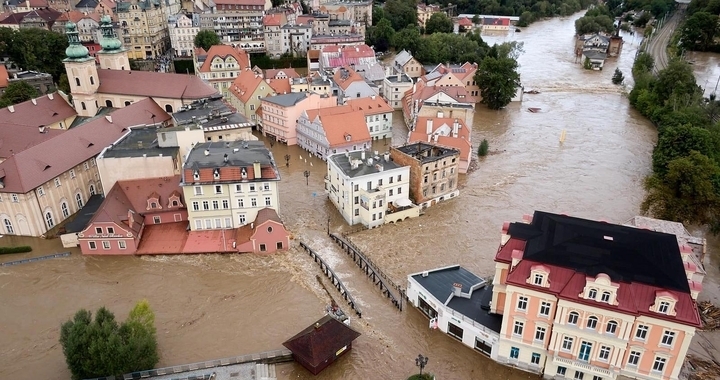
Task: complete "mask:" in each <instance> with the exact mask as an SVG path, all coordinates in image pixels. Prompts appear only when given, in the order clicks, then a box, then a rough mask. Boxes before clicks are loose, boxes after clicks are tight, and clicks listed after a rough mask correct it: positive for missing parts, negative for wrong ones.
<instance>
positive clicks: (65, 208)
mask: <svg viewBox="0 0 720 380" xmlns="http://www.w3.org/2000/svg"><path fill="white" fill-rule="evenodd" d="M60 211H62V216H63V219H65V218H67V217H68V216H70V210H68V205H67V202H65V201H63V203H60Z"/></svg>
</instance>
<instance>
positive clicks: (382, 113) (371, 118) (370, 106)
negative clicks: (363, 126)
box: [345, 95, 393, 140]
mask: <svg viewBox="0 0 720 380" xmlns="http://www.w3.org/2000/svg"><path fill="white" fill-rule="evenodd" d="M345 104H346V105H349V106H350V108H352V110H353V111H360V112H362V113H363V114H364V115H365V122H366V123H367V127H368V132H369V133H370V137H371V138H372V139H373V140H378V139H385V138H392V117H393V109H392V107H390V105H388V104H387V102H386V101H385V100H384V99H382V98H381V97H379V96H377V95H370V96H369V97H366V98H354V99H348V100H347V101H346V102H345Z"/></svg>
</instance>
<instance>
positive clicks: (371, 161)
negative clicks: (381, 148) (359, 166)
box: [367, 157, 373, 166]
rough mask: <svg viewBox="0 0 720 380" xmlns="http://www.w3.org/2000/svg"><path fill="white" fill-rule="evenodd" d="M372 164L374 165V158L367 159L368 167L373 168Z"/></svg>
mask: <svg viewBox="0 0 720 380" xmlns="http://www.w3.org/2000/svg"><path fill="white" fill-rule="evenodd" d="M372 164H373V159H372V157H370V158H368V159H367V166H372Z"/></svg>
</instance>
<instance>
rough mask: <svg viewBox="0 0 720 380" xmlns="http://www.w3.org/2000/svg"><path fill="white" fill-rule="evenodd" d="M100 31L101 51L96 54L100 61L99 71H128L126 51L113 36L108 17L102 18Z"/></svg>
mask: <svg viewBox="0 0 720 380" xmlns="http://www.w3.org/2000/svg"><path fill="white" fill-rule="evenodd" d="M100 30H101V31H102V38H101V39H100V46H101V47H102V50H100V51H99V52H98V53H97V56H98V59H99V60H100V69H101V70H106V69H110V70H127V71H130V61H129V60H128V54H127V51H126V50H125V49H123V47H122V42H120V40H119V39H118V38H117V35H115V31H114V30H113V27H112V21H111V20H110V16H108V15H104V16H102V18H101V19H100Z"/></svg>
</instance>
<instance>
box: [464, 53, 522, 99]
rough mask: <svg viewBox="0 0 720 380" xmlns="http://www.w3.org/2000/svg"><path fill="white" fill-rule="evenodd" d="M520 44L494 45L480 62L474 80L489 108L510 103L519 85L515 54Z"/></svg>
mask: <svg viewBox="0 0 720 380" xmlns="http://www.w3.org/2000/svg"><path fill="white" fill-rule="evenodd" d="M521 51H522V45H517V44H515V43H507V42H506V43H504V44H502V45H500V46H498V45H495V46H493V47H492V48H491V49H490V52H488V55H487V56H486V57H485V58H484V59H483V60H482V62H481V63H480V65H479V67H478V70H477V72H476V73H475V82H477V84H478V86H479V87H480V94H481V95H482V103H483V104H485V105H487V106H488V107H489V108H490V109H496V110H497V109H501V108H503V107H505V106H507V105H508V104H509V103H510V100H512V98H513V97H514V96H515V94H516V93H517V89H518V87H520V73H518V71H517V69H518V63H517V59H516V58H517V55H518V54H519V52H521Z"/></svg>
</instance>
